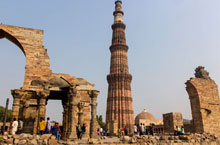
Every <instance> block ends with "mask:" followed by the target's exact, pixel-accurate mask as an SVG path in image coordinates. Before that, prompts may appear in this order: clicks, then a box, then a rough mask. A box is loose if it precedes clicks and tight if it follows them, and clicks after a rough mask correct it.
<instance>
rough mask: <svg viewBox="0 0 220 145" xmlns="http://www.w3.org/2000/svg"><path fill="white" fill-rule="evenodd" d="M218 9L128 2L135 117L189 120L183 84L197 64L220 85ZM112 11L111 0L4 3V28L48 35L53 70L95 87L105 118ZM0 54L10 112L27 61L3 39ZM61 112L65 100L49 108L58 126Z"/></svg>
mask: <svg viewBox="0 0 220 145" xmlns="http://www.w3.org/2000/svg"><path fill="white" fill-rule="evenodd" d="M219 6H220V1H219V0H210V1H207V0H181V1H180V0H138V1H134V0H126V1H123V10H124V12H125V16H124V20H125V23H126V25H127V29H126V36H127V44H128V46H129V51H128V59H129V69H130V73H131V74H132V75H133V81H132V91H133V99H134V111H135V114H137V113H139V112H141V111H142V110H143V109H147V110H148V111H149V112H150V113H152V114H154V115H155V117H156V118H157V119H161V118H162V114H163V113H168V112H182V113H183V116H184V118H188V119H190V118H191V111H190V102H189V99H188V98H189V97H188V95H187V92H186V90H185V84H184V83H185V82H186V81H187V80H188V79H189V78H190V77H193V76H194V69H195V68H196V67H197V66H199V65H203V66H205V68H206V69H207V70H208V71H209V72H210V76H211V78H213V79H214V80H215V81H216V83H217V84H219V83H220V75H219V74H220V64H219V62H220V57H219V56H220V49H219V48H220V41H219V39H220V27H219V26H220V19H219V18H220V9H219ZM113 11H114V0H84V1H81V0H65V1H60V0H53V1H52V0H47V1H45V0H38V1H34V0H19V1H13V2H12V1H2V2H1V5H0V13H1V15H0V22H1V23H3V24H8V25H15V26H22V27H30V28H36V29H42V30H44V46H45V48H47V49H48V55H49V57H50V64H51V68H52V70H53V72H55V73H68V74H71V75H73V76H76V77H81V78H85V79H86V80H88V81H89V82H91V83H94V84H96V89H97V90H100V91H101V93H100V95H99V99H98V114H101V115H103V116H105V109H106V99H107V88H108V84H107V81H106V76H107V74H108V73H109V68H110V51H109V46H110V45H111V38H112V30H111V25H112V23H113V15H112V13H113ZM0 48H1V53H0V67H1V69H0V70H1V75H0V92H1V95H0V97H1V101H0V105H5V101H6V98H7V97H9V98H10V106H11V103H12V97H11V95H10V89H15V88H20V87H21V86H22V84H23V79H24V78H23V77H24V67H25V57H24V55H23V53H22V52H21V51H20V50H19V48H18V47H16V46H15V45H14V44H12V43H11V42H9V41H8V40H6V39H2V40H0ZM61 112H62V106H61V102H59V101H49V102H48V106H47V114H48V116H50V117H51V118H52V119H53V120H57V121H61V120H62V118H61V116H62V113H61Z"/></svg>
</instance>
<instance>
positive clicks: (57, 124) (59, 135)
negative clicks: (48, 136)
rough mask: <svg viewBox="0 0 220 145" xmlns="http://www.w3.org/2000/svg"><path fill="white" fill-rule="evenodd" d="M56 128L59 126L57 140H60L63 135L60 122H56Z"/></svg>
mask: <svg viewBox="0 0 220 145" xmlns="http://www.w3.org/2000/svg"><path fill="white" fill-rule="evenodd" d="M55 125H56V128H57V133H56V137H57V140H60V137H61V134H60V133H61V132H60V126H59V123H58V122H56V124H55Z"/></svg>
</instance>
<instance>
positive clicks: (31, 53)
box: [0, 24, 52, 88]
mask: <svg viewBox="0 0 220 145" xmlns="http://www.w3.org/2000/svg"><path fill="white" fill-rule="evenodd" d="M1 38H7V39H8V40H9V41H11V42H12V43H14V44H15V45H17V46H18V47H19V48H20V49H21V51H22V52H23V53H24V55H25V57H26V64H25V77H24V85H23V88H28V87H29V86H30V83H31V81H32V80H36V79H41V80H46V79H47V78H48V77H49V76H50V75H51V73H52V72H51V70H50V63H49V56H48V55H47V50H46V49H45V48H44V46H43V31H42V30H37V29H30V28H23V27H16V26H9V25H3V24H0V39H1Z"/></svg>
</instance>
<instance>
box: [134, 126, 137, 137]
mask: <svg viewBox="0 0 220 145" xmlns="http://www.w3.org/2000/svg"><path fill="white" fill-rule="evenodd" d="M134 134H135V135H137V125H136V124H135V125H134Z"/></svg>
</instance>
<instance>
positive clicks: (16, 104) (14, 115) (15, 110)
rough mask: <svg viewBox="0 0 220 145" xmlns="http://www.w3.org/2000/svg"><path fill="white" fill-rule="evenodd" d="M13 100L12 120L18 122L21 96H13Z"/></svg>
mask: <svg viewBox="0 0 220 145" xmlns="http://www.w3.org/2000/svg"><path fill="white" fill-rule="evenodd" d="M13 98H14V100H13V106H12V119H14V118H16V119H17V120H18V116H19V110H20V100H21V96H19V94H13Z"/></svg>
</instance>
